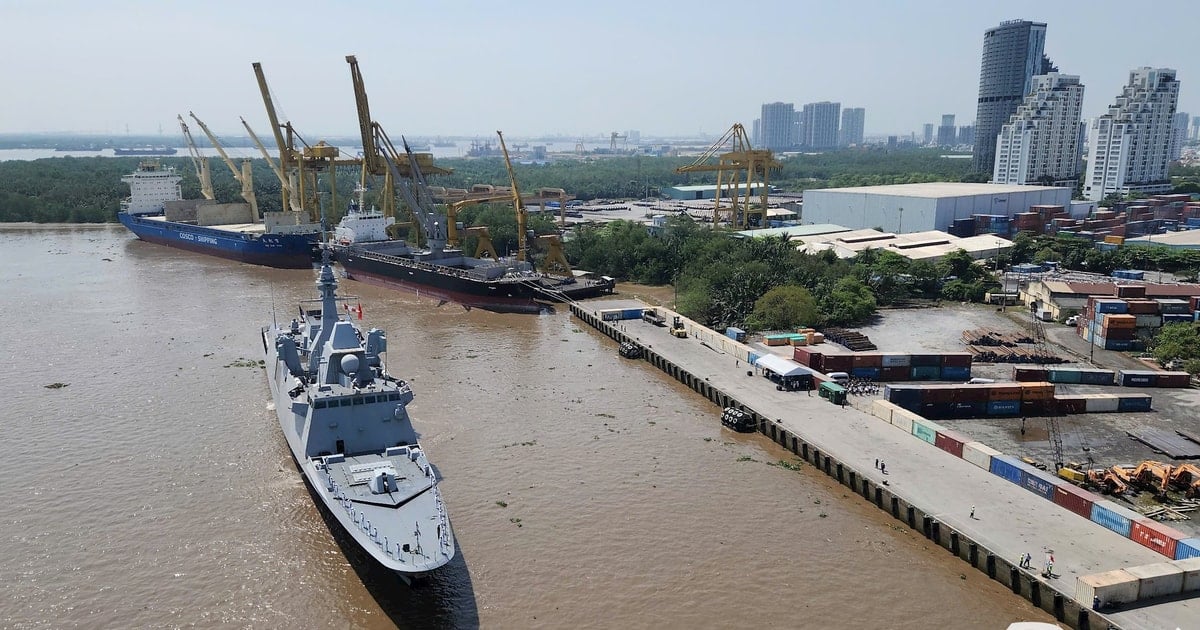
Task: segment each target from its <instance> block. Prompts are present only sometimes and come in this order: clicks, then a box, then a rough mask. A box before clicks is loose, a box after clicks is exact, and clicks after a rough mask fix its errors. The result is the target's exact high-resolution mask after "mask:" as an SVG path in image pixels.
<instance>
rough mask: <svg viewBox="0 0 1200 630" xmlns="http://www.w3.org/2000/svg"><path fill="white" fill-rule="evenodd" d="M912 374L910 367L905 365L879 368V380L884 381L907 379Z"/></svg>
mask: <svg viewBox="0 0 1200 630" xmlns="http://www.w3.org/2000/svg"><path fill="white" fill-rule="evenodd" d="M910 376H912V368H910V367H908V366H907V365H901V366H899V367H884V368H879V380H881V381H884V382H894V381H907V380H910V379H909V377H910Z"/></svg>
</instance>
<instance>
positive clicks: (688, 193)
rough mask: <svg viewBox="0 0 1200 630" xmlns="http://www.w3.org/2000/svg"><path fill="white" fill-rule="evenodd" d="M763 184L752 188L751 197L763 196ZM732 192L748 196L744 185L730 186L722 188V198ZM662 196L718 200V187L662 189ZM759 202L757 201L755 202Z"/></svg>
mask: <svg viewBox="0 0 1200 630" xmlns="http://www.w3.org/2000/svg"><path fill="white" fill-rule="evenodd" d="M762 188H763V184H761V183H755V184H753V185H752V186H751V187H750V196H752V197H753V196H757V195H761V194H762ZM730 190H735V191H737V195H738V196H739V197H743V196H745V194H746V188H745V186H744V185H743V184H734V185H729V186H721V196H722V197H729V192H730ZM662 194H663V195H664V196H666V197H668V198H670V199H681V200H695V199H716V197H717V185H716V184H696V185H693V186H668V187H666V188H663V189H662ZM755 201H756V202H757V200H755Z"/></svg>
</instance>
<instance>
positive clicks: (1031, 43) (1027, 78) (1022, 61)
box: [971, 20, 1058, 173]
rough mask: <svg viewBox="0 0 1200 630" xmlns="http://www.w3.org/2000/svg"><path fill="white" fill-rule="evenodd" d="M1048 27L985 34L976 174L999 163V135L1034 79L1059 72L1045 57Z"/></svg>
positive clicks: (1012, 26)
mask: <svg viewBox="0 0 1200 630" xmlns="http://www.w3.org/2000/svg"><path fill="white" fill-rule="evenodd" d="M1045 45H1046V25H1045V24H1044V23H1042V22H1029V21H1026V20H1011V21H1008V22H1004V23H1002V24H1001V25H1000V26H997V27H995V28H990V29H988V30H987V31H984V33H983V61H982V63H981V64H980V69H979V105H978V110H977V112H976V116H975V151H974V153H973V155H972V160H971V164H972V167H973V170H975V171H976V172H980V173H989V172H991V171H992V167H993V166H994V165H995V161H996V134H998V133H1000V127H1001V126H1002V125H1004V123H1006V122H1008V118H1009V116H1012V115H1013V112H1015V111H1017V107H1019V106H1020V105H1021V102H1022V101H1023V100H1024V99H1025V95H1026V94H1028V93H1029V89H1030V88H1031V87H1032V81H1033V77H1034V76H1036V75H1039V74H1048V73H1050V72H1057V71H1058V69H1057V68H1055V67H1054V65H1053V64H1052V63H1050V60H1049V59H1048V58H1047V57H1046V56H1045V55H1044V54H1043V51H1044V49H1045Z"/></svg>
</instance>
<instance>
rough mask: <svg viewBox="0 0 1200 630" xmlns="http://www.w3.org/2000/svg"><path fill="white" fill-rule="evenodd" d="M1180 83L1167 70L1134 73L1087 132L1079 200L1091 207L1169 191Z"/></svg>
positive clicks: (1154, 69)
mask: <svg viewBox="0 0 1200 630" xmlns="http://www.w3.org/2000/svg"><path fill="white" fill-rule="evenodd" d="M1178 102H1179V81H1177V80H1176V79H1175V71H1174V70H1172V69H1170V68H1149V67H1143V68H1137V69H1135V70H1133V71H1131V72H1130V73H1129V84H1128V85H1126V86H1125V89H1124V91H1123V92H1122V93H1121V94H1120V95H1119V96H1117V100H1116V103H1115V104H1113V105H1111V106H1109V108H1108V113H1107V114H1104V115H1102V116H1100V117H1098V118H1095V119H1093V120H1092V122H1091V125H1089V129H1088V163H1087V178H1086V179H1085V181H1084V185H1083V195H1084V196H1085V197H1087V198H1088V199H1091V200H1093V201H1100V200H1101V199H1104V197H1105V196H1107V195H1110V194H1113V193H1116V194H1120V195H1128V194H1130V193H1139V194H1157V193H1163V192H1169V191H1170V190H1171V180H1170V177H1169V176H1168V175H1167V165H1168V164H1169V163H1170V155H1169V153H1168V151H1169V150H1170V144H1171V125H1172V122H1173V118H1174V116H1175V106H1176V105H1177V104H1178Z"/></svg>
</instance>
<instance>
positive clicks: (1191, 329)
mask: <svg viewBox="0 0 1200 630" xmlns="http://www.w3.org/2000/svg"><path fill="white" fill-rule="evenodd" d="M1154 358H1156V359H1158V361H1159V362H1160V363H1167V362H1168V361H1172V360H1174V359H1179V360H1181V361H1192V360H1195V359H1200V324H1196V323H1195V322H1182V323H1176V324H1167V325H1166V326H1163V327H1162V329H1161V330H1160V331H1159V332H1158V336H1157V337H1156V338H1155V339H1154Z"/></svg>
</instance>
